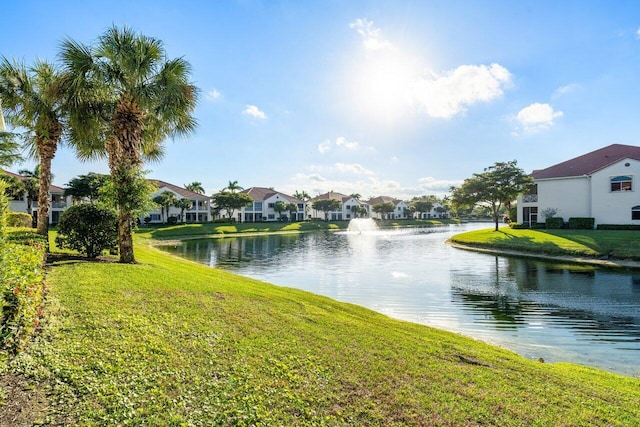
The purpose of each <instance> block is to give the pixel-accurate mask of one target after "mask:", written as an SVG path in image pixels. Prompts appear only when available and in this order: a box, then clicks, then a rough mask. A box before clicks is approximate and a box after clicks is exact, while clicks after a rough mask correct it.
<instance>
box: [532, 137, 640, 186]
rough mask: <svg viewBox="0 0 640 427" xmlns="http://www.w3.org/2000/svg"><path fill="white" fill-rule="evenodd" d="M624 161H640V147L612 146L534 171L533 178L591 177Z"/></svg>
mask: <svg viewBox="0 0 640 427" xmlns="http://www.w3.org/2000/svg"><path fill="white" fill-rule="evenodd" d="M623 159H635V160H640V147H636V146H633V145H622V144H612V145H609V146H607V147H604V148H600V149H599V150H595V151H592V152H590V153H587V154H583V155H582V156H578V157H576V158H573V159H570V160H567V161H565V162H562V163H558V164H557V165H553V166H550V167H548V168H546V169H539V170H534V171H533V172H532V173H531V176H532V177H533V178H535V179H545V178H563V177H570V176H583V175H591V174H592V173H594V172H596V171H599V170H600V169H603V168H605V167H607V166H609V165H612V164H613V163H616V162H619V161H620V160H623Z"/></svg>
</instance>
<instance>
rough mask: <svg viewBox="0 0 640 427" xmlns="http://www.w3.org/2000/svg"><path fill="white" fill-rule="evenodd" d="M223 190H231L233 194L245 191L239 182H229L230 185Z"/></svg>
mask: <svg viewBox="0 0 640 427" xmlns="http://www.w3.org/2000/svg"><path fill="white" fill-rule="evenodd" d="M223 190H229V191H231V192H232V193H235V192H236V191H242V190H244V188H242V187H241V186H240V185H238V181H229V184H228V185H227V186H226V187H225V188H223Z"/></svg>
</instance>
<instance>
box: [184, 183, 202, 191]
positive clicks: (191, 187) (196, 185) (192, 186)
mask: <svg viewBox="0 0 640 427" xmlns="http://www.w3.org/2000/svg"><path fill="white" fill-rule="evenodd" d="M184 188H186V189H187V190H189V191H193V192H194V193H198V194H204V193H205V191H204V187H203V186H202V183H201V182H198V181H194V182H192V183H191V184H185V186H184Z"/></svg>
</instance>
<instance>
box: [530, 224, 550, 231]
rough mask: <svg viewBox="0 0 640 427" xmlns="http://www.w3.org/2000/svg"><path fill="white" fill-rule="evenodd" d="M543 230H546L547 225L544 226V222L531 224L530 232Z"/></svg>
mask: <svg viewBox="0 0 640 427" xmlns="http://www.w3.org/2000/svg"><path fill="white" fill-rule="evenodd" d="M545 228H547V224H545V223H544V222H534V223H533V224H531V229H532V230H543V229H545Z"/></svg>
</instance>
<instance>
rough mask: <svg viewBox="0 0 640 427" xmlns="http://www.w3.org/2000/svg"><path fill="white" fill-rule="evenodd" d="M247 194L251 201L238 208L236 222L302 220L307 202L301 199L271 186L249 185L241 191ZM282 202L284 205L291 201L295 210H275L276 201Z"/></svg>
mask: <svg viewBox="0 0 640 427" xmlns="http://www.w3.org/2000/svg"><path fill="white" fill-rule="evenodd" d="M241 192H242V193H245V194H248V195H249V196H250V197H251V198H252V199H253V203H252V204H251V205H249V206H246V207H244V208H242V209H240V212H238V218H237V220H238V222H263V221H267V222H268V221H281V220H285V219H286V220H287V221H289V220H290V221H304V220H305V216H306V215H305V212H306V209H307V204H306V202H304V201H303V200H300V199H298V198H295V197H293V196H289V195H288V194H284V193H281V192H279V191H276V190H274V189H273V188H265V187H251V188H247V189H246V190H243V191H241ZM278 202H283V203H285V204H286V205H289V204H291V203H293V204H295V205H296V206H297V210H296V211H295V212H289V211H288V210H287V211H284V212H280V213H278V212H276V210H275V207H276V203H278Z"/></svg>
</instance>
